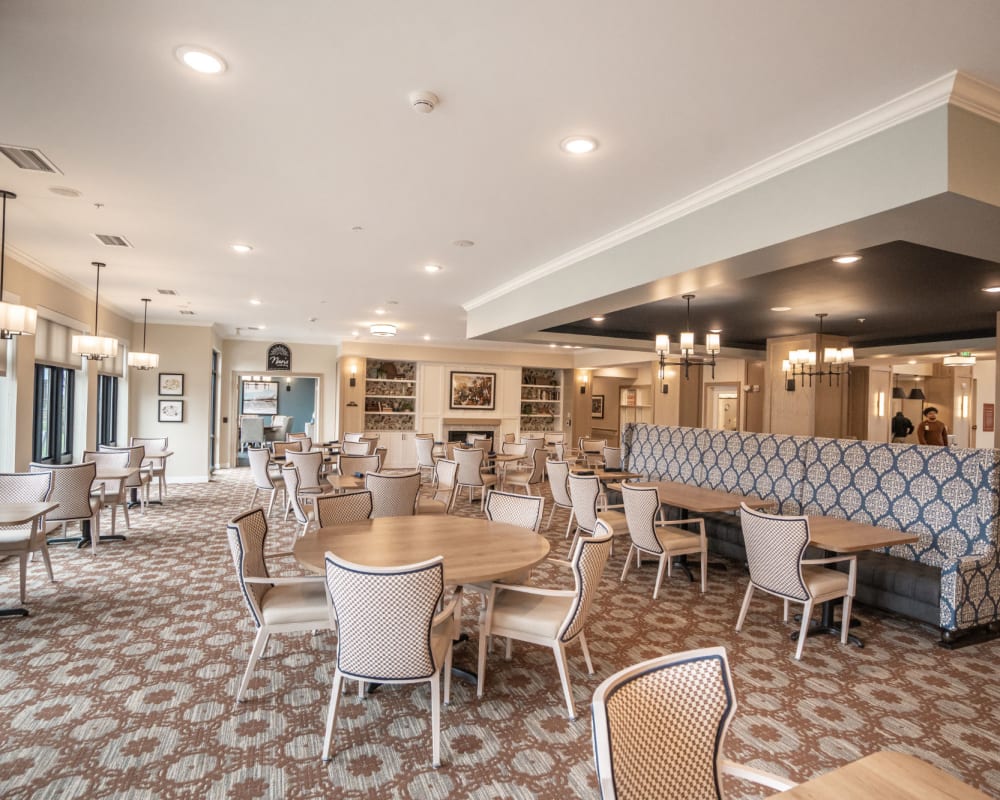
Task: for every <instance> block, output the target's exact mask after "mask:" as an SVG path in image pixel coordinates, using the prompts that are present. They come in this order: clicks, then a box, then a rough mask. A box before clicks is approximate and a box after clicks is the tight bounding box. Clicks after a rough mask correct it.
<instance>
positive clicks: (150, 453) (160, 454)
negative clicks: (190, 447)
mask: <svg viewBox="0 0 1000 800" xmlns="http://www.w3.org/2000/svg"><path fill="white" fill-rule="evenodd" d="M173 454H174V451H173V450H147V451H146V455H145V456H144V458H170V456H172V455H173Z"/></svg>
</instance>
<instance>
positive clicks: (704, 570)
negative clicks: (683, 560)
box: [701, 550, 708, 594]
mask: <svg viewBox="0 0 1000 800" xmlns="http://www.w3.org/2000/svg"><path fill="white" fill-rule="evenodd" d="M707 580H708V552H707V551H705V550H702V551H701V593H702V594H705V582H706V581H707Z"/></svg>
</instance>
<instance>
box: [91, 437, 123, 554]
mask: <svg viewBox="0 0 1000 800" xmlns="http://www.w3.org/2000/svg"><path fill="white" fill-rule="evenodd" d="M130 457H131V456H130V454H129V453H127V452H119V453H102V452H101V451H99V450H84V451H83V460H84V461H85V462H86V461H93V462H94V463H95V464H97V471H98V473H100V472H101V470H103V469H109V470H113V469H126V468H127V467H128V462H129V458H130ZM101 484H102V486H101V487H100V488H98V489H91V494H94V493H97V494H98V495H99V494H100V493H101V491H102V490H103V492H104V503H103V505H104V508H107V509H108V510H109V511H110V514H111V535H112V536H114V535H115V528H116V525H115V521H116V519H117V518H118V508H119V507H121V510H122V514H123V515H124V517H125V529H126V530H128V529H130V528H131V527H132V523H131V522H130V521H129V518H128V489H127V488H126V482H125V481H124V480H113V479H107V478H101Z"/></svg>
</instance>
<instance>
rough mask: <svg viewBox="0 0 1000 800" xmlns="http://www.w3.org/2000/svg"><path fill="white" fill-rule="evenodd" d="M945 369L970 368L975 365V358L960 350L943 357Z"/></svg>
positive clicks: (966, 351) (969, 353)
mask: <svg viewBox="0 0 1000 800" xmlns="http://www.w3.org/2000/svg"><path fill="white" fill-rule="evenodd" d="M943 363H944V365H945V366H946V367H971V366H973V365H974V364H975V363H976V357H975V356H974V355H972V353H971V352H969V351H968V350H960V351H959V352H957V353H952V354H951V355H947V356H945V357H944V361H943Z"/></svg>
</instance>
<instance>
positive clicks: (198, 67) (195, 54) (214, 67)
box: [174, 44, 226, 75]
mask: <svg viewBox="0 0 1000 800" xmlns="http://www.w3.org/2000/svg"><path fill="white" fill-rule="evenodd" d="M174 53H175V54H176V55H177V58H178V60H179V61H180V62H181V63H182V64H184V65H185V66H188V67H190V68H191V69H193V70H194V71H195V72H200V73H201V74H202V75H221V74H222V73H223V72H225V71H226V60H225V59H224V58H223V57H222V56H220V55H219V54H218V53H213V52H212V51H211V50H208V49H207V48H204V47H192V46H191V45H188V44H185V45H181V46H180V47H178V48H177V49H176V50H175V51H174Z"/></svg>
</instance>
